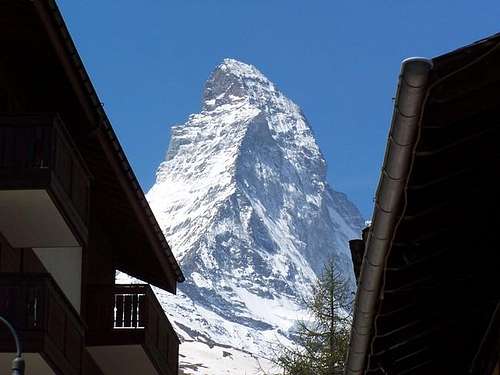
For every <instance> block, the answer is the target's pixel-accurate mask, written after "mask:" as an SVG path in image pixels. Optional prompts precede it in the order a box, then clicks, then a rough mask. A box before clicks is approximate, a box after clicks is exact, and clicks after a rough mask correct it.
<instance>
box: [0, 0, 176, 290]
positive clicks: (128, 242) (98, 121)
mask: <svg viewBox="0 0 500 375" xmlns="http://www.w3.org/2000/svg"><path fill="white" fill-rule="evenodd" d="M0 45H1V46H2V54H1V56H0V68H2V69H0V75H1V71H7V72H9V74H8V75H6V76H5V77H2V76H0V81H2V80H3V82H7V83H8V84H9V86H10V87H11V88H17V90H18V95H17V96H16V98H15V100H16V101H19V102H22V105H20V107H21V108H23V110H25V111H29V112H57V113H60V115H61V117H62V119H63V121H64V122H65V124H66V126H67V128H68V129H69V131H70V133H71V136H72V137H73V139H74V140H75V142H76V144H77V145H78V148H79V150H80V152H81V154H82V155H83V157H84V159H85V162H86V163H87V165H88V167H89V169H90V171H91V173H92V175H93V176H94V189H93V194H94V196H93V199H92V201H93V204H94V205H97V206H98V207H99V208H98V209H99V218H100V222H101V223H105V226H106V232H108V233H109V234H110V237H111V238H112V246H113V249H114V251H113V256H114V258H115V263H116V266H117V267H118V268H119V269H122V270H123V271H125V272H127V273H130V274H131V275H133V276H136V277H138V278H140V279H143V280H145V281H147V282H150V283H152V284H154V285H157V286H159V287H161V288H163V289H166V290H169V291H172V292H175V289H176V282H180V281H183V280H184V276H183V274H182V272H181V270H180V268H179V265H178V264H177V262H176V260H175V258H174V256H173V254H172V251H171V250H170V248H169V246H168V244H167V242H166V240H165V238H164V236H163V234H162V232H161V230H160V228H159V226H158V224H157V222H156V219H155V218H154V216H153V214H152V212H151V209H150V207H149V205H148V203H147V201H146V199H145V197H144V194H143V192H142V190H141V187H140V186H139V183H138V182H137V179H136V177H135V175H134V173H133V171H132V169H131V167H130V164H129V162H128V161H127V158H126V156H125V154H124V152H123V150H122V148H121V146H120V143H119V142H118V139H117V137H116V135H115V133H114V131H113V129H112V127H111V124H110V122H109V120H108V118H107V116H106V113H105V112H104V110H103V108H102V105H101V102H100V100H99V98H98V97H97V94H96V92H95V90H94V87H93V86H92V83H91V81H90V79H89V76H88V74H87V73H86V71H85V68H84V67H83V64H82V61H81V59H80V57H79V55H78V52H77V51H76V49H75V46H74V44H73V42H72V40H71V37H70V35H69V33H68V30H67V29H66V26H65V24H64V21H63V19H62V16H61V14H60V12H59V10H58V8H57V6H56V4H55V2H54V1H53V0H33V1H29V0H0ZM124 79H126V77H124ZM0 95H1V92H0Z"/></svg>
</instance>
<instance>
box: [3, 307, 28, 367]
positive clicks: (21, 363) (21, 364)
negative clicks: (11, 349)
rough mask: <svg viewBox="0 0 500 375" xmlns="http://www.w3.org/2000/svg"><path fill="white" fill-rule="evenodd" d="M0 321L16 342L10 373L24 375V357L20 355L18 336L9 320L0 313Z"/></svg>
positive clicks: (20, 348)
mask: <svg viewBox="0 0 500 375" xmlns="http://www.w3.org/2000/svg"><path fill="white" fill-rule="evenodd" d="M0 321H1V322H3V323H4V324H5V325H6V326H7V328H8V329H9V331H10V333H11V334H12V336H13V337H14V341H15V343H16V357H15V358H14V360H13V361H12V368H11V369H12V375H24V367H25V366H24V358H23V357H22V347H21V342H20V341H19V336H18V335H17V332H16V330H15V329H14V327H13V326H12V324H10V323H9V321H8V320H7V319H5V318H4V317H3V316H1V315H0Z"/></svg>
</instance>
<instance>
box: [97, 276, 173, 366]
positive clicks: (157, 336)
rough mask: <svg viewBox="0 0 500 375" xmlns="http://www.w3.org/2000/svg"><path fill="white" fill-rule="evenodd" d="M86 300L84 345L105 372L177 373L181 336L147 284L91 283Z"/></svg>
mask: <svg viewBox="0 0 500 375" xmlns="http://www.w3.org/2000/svg"><path fill="white" fill-rule="evenodd" d="M87 303H88V305H87V321H88V325H89V331H88V335H87V347H88V350H89V352H90V353H91V355H92V356H93V358H94V360H95V361H96V362H97V364H98V365H99V367H100V368H101V369H102V370H103V372H104V374H106V375H107V374H124V375H126V374H130V375H132V374H139V373H140V374H160V375H177V374H178V357H179V339H178V337H177V335H176V333H175V331H174V329H173V328H172V326H171V324H170V322H169V321H168V318H167V317H166V315H165V312H164V311H163V309H162V307H161V305H160V303H159V302H158V300H157V299H156V296H155V295H154V292H153V290H152V289H151V287H150V286H149V285H143V284H141V285H137V284H136V285H112V286H101V285H99V286H92V287H89V288H88V295H87Z"/></svg>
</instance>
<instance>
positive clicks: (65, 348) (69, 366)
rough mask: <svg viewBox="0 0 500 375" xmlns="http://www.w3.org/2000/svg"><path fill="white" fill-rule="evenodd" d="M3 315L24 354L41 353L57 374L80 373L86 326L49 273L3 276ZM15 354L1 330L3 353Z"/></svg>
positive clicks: (0, 299)
mask: <svg viewBox="0 0 500 375" xmlns="http://www.w3.org/2000/svg"><path fill="white" fill-rule="evenodd" d="M0 275H1V276H0V314H1V315H3V316H4V317H6V318H7V319H8V320H9V321H10V322H11V323H12V324H13V325H14V327H15V329H16V331H17V332H18V334H19V336H20V339H21V342H22V344H23V351H24V352H27V353H40V354H42V356H43V358H45V359H46V360H47V362H48V363H49V365H50V366H51V367H52V368H53V370H54V371H56V372H57V373H61V374H68V375H77V374H81V371H82V370H81V367H82V354H83V353H84V327H83V325H82V322H81V320H80V318H79V316H78V314H77V312H76V311H75V310H74V309H73V307H72V305H71V303H70V302H69V301H68V300H67V298H66V297H65V296H64V294H63V292H62V291H61V290H60V289H59V287H58V286H57V285H56V283H55V282H54V280H53V279H52V277H51V276H50V275H49V274H19V273H12V274H10V273H2V274H0ZM13 351H15V347H14V343H13V341H12V337H11V334H10V332H7V331H6V330H5V329H4V328H0V352H13Z"/></svg>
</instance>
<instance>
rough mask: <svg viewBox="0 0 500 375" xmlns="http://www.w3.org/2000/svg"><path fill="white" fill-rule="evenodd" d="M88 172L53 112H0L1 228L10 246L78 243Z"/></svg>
mask: <svg viewBox="0 0 500 375" xmlns="http://www.w3.org/2000/svg"><path fill="white" fill-rule="evenodd" d="M89 185H90V174H89V172H88V170H87V169H86V167H85V163H84V162H83V159H82V158H81V156H80V154H79V152H78V150H77V148H76V146H75V144H74V142H73V141H72V139H71V137H70V135H69V133H68V132H67V130H66V128H65V126H64V124H63V123H62V121H61V119H60V118H59V116H57V115H53V114H51V115H49V114H43V115H39V114H37V115H0V207H2V215H1V216H0V231H1V232H2V233H3V234H4V236H5V237H6V238H7V240H8V241H9V242H10V244H11V245H12V246H13V247H32V248H42V247H43V248H51V247H75V246H81V245H82V244H83V243H85V242H86V239H87V223H88V212H89Z"/></svg>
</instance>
